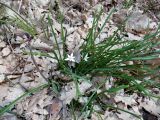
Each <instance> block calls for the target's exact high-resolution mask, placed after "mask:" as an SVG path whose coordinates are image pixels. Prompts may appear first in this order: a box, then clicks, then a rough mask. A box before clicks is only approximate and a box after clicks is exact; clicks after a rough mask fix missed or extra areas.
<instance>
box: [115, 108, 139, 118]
mask: <svg viewBox="0 0 160 120" xmlns="http://www.w3.org/2000/svg"><path fill="white" fill-rule="evenodd" d="M123 109H124V110H126V111H129V112H131V113H134V111H133V110H132V109H130V110H129V109H128V108H127V107H125V108H123ZM116 115H117V116H118V118H119V119H121V120H137V117H135V116H133V115H131V114H129V113H127V112H124V111H121V110H118V113H116Z"/></svg>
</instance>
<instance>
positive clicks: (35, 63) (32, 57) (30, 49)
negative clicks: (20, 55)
mask: <svg viewBox="0 0 160 120" xmlns="http://www.w3.org/2000/svg"><path fill="white" fill-rule="evenodd" d="M28 48H29V51H30V54H31V59H32V61H33V64H34V65H35V66H36V69H37V71H38V72H39V73H40V75H41V76H42V77H43V79H45V80H46V81H48V79H47V78H46V77H45V76H44V75H43V73H42V72H41V70H40V69H39V67H38V64H37V62H36V61H35V59H34V56H33V52H32V47H31V45H30V41H28Z"/></svg>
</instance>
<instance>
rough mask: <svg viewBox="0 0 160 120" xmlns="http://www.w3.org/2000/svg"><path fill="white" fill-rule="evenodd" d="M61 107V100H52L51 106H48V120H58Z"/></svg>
mask: <svg viewBox="0 0 160 120" xmlns="http://www.w3.org/2000/svg"><path fill="white" fill-rule="evenodd" d="M62 107H63V103H62V101H61V100H59V99H58V98H54V99H53V101H52V104H51V105H50V112H49V114H50V118H49V120H56V119H58V118H59V117H60V116H59V114H60V111H61V109H62Z"/></svg>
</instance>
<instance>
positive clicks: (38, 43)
mask: <svg viewBox="0 0 160 120" xmlns="http://www.w3.org/2000/svg"><path fill="white" fill-rule="evenodd" d="M31 46H32V47H33V48H35V49H40V50H52V49H53V46H51V44H50V45H48V44H47V43H45V42H44V41H42V40H41V39H39V38H38V39H36V40H35V41H32V42H31Z"/></svg>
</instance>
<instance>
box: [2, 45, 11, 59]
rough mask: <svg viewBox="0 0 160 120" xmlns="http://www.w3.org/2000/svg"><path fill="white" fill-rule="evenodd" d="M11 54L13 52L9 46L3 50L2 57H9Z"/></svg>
mask: <svg viewBox="0 0 160 120" xmlns="http://www.w3.org/2000/svg"><path fill="white" fill-rule="evenodd" d="M10 53H11V50H10V48H9V47H8V46H7V47H5V48H3V49H2V56H3V57H5V56H8V55H9V54H10Z"/></svg>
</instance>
